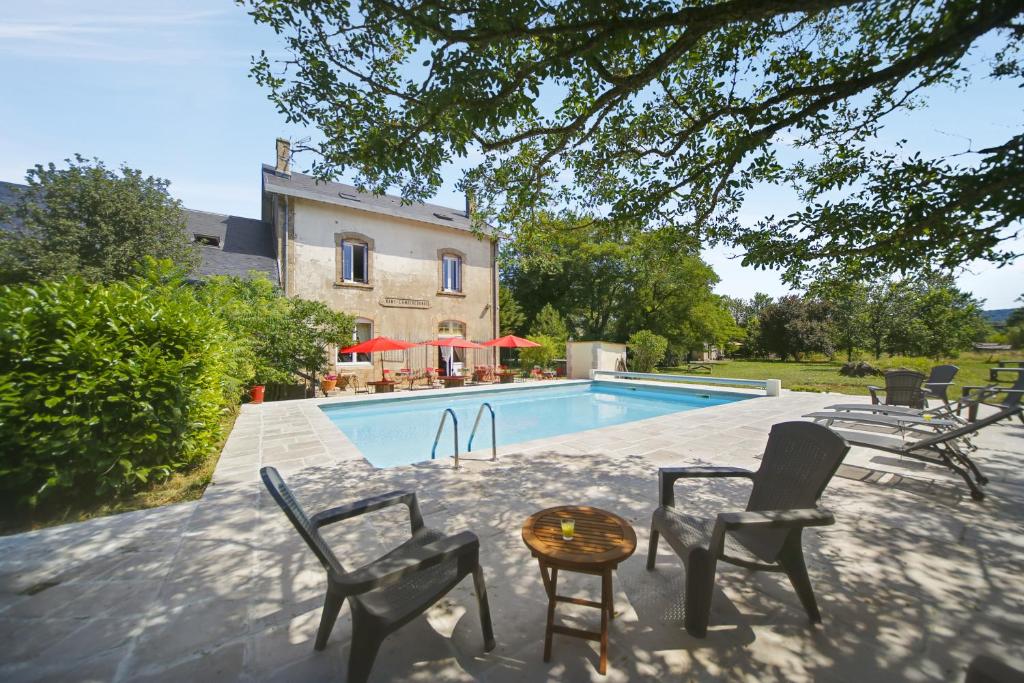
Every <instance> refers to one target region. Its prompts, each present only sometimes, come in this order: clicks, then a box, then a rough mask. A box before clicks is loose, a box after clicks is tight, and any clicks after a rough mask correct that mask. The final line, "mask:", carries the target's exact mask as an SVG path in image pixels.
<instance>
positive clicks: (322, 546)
mask: <svg viewBox="0 0 1024 683" xmlns="http://www.w3.org/2000/svg"><path fill="white" fill-rule="evenodd" d="M260 477H262V479H263V483H264V484H265V485H266V487H267V490H268V491H269V492H270V495H271V496H272V497H273V498H274V500H275V501H276V502H277V504H278V505H279V506H280V508H281V510H283V511H284V514H285V515H286V516H287V517H288V519H289V521H291V523H292V525H293V526H294V527H295V530H296V531H298V532H299V536H301V537H302V540H304V541H305V542H306V545H308V546H309V549H310V550H312V551H313V554H314V555H316V557H317V559H318V560H320V564H322V565H323V566H324V569H326V570H327V597H326V599H325V600H324V610H323V614H322V615H321V617H320V628H319V630H318V631H317V634H316V644H315V646H314V647H315V649H317V650H323V649H324V647H326V646H327V639H328V637H329V636H330V635H331V630H332V629H333V628H334V622H335V621H336V620H337V618H338V613H339V612H340V611H341V605H342V603H343V602H344V601H345V600H346V599H348V601H349V609H350V610H351V612H352V642H351V647H350V652H349V659H348V679H347V680H348V681H349V683H363V682H364V681H366V680H367V679H368V678H369V676H370V671H371V669H372V668H373V661H374V659H375V658H376V656H377V650H378V649H380V645H381V643H382V642H383V641H384V639H385V638H386V637H387V636H388V635H389V634H391V633H393V632H394V631H396V630H398V629H399V628H401V627H402V626H404V625H405V624H407V623H409V622H410V621H412V620H413V619H415V618H416V617H418V616H419V615H420V614H422V613H423V612H425V611H426V610H427V609H429V608H430V607H431V606H432V605H433V604H434V603H436V602H437V601H438V600H440V599H441V598H442V597H444V596H445V595H446V594H447V593H448V591H450V590H451V589H452V588H454V587H455V586H456V585H457V584H458V583H459V582H460V581H462V579H464V578H465V577H466V576H469V575H472V576H473V584H474V587H475V589H476V599H477V604H478V606H479V610H480V623H481V626H482V628H483V636H484V650H485V651H487V652H490V651H491V650H493V649H494V632H493V631H492V629H491V612H490V608H489V607H488V604H487V589H486V587H485V586H484V572H483V568H482V567H481V566H480V541H479V540H478V539H477V537H476V535H475V534H473V533H471V532H469V531H463V532H461V533H458V534H455V535H454V536H447V535H445V534H443V533H442V532H440V531H435V530H434V529H430V528H428V527H426V526H424V525H423V517H422V516H421V515H420V508H419V504H418V503H417V502H416V493H415V492H413V491H392V492H391V493H385V494H382V495H379V496H374V497H373V498H367V499H365V500H360V501H358V502H355V503H350V504H348V505H342V506H340V507H336V508H331V509H329V510H324V511H323V512H319V513H317V514H315V515H313V516H312V517H309V516H308V515H306V513H305V511H304V510H303V509H302V507H301V506H300V505H299V503H298V501H297V500H296V499H295V496H294V495H293V494H292V492H291V490H290V489H289V488H288V486H287V485H286V484H285V483H284V480H283V479H282V478H281V475H280V474H278V472H277V470H276V469H274V468H273V467H264V468H262V469H261V470H260ZM393 505H405V506H407V507H408V508H409V519H410V525H411V528H412V537H411V538H410V539H409V540H408V541H406V542H405V543H402V544H401V545H399V546H398V547H397V548H395V549H394V550H392V551H391V552H389V553H387V554H386V555H384V556H382V557H380V558H378V559H377V560H374V561H373V562H371V563H369V564H367V565H365V566H363V567H360V568H359V569H356V570H354V571H349V570H347V569H345V567H343V566H342V564H341V562H339V561H338V558H337V556H336V555H335V554H334V552H333V551H332V550H331V548H330V547H328V545H327V543H326V542H325V541H324V539H323V537H322V536H321V535H320V528H321V527H324V526H326V525H328V524H334V523H335V522H340V521H342V520H345V519H350V518H352V517H356V516H358V515H362V514H365V513H367V512H373V511H375V510H381V509H383V508H386V507H390V506H393Z"/></svg>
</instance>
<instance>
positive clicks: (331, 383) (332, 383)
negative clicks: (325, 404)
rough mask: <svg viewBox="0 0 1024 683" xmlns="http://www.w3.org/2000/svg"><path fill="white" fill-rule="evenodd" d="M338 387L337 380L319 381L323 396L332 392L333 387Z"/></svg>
mask: <svg viewBox="0 0 1024 683" xmlns="http://www.w3.org/2000/svg"><path fill="white" fill-rule="evenodd" d="M336 386H338V380H336V379H322V380H320V388H321V389H322V390H323V392H324V393H325V394H327V393H330V392H332V391H334V387H336Z"/></svg>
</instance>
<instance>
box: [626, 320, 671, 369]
mask: <svg viewBox="0 0 1024 683" xmlns="http://www.w3.org/2000/svg"><path fill="white" fill-rule="evenodd" d="M626 346H627V347H628V348H629V351H630V353H631V355H632V367H633V371H634V372H651V371H652V370H654V368H655V367H657V365H658V363H660V362H661V361H663V360H664V359H665V352H666V351H667V350H668V339H665V338H664V337H662V336H661V335H660V334H654V333H653V332H651V331H650V330H638V331H637V332H634V333H633V334H631V335H630V336H629V340H628V341H626Z"/></svg>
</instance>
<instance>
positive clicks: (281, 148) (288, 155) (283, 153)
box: [274, 138, 292, 175]
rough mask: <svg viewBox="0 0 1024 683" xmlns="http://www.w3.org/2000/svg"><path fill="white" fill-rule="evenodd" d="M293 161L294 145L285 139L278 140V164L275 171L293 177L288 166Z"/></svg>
mask: <svg viewBox="0 0 1024 683" xmlns="http://www.w3.org/2000/svg"><path fill="white" fill-rule="evenodd" d="M291 160H292V143H291V142H289V141H288V140H285V139H284V138H278V139H277V164H276V165H275V166H274V170H275V171H277V172H278V173H283V174H284V175H291V171H289V170H288V166H289V164H290V163H291Z"/></svg>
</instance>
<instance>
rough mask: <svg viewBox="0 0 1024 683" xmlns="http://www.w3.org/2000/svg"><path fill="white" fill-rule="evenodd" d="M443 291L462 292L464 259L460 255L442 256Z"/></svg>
mask: <svg viewBox="0 0 1024 683" xmlns="http://www.w3.org/2000/svg"><path fill="white" fill-rule="evenodd" d="M441 291H442V292H461V291H462V257H461V256H459V255H458V254H442V255H441Z"/></svg>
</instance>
